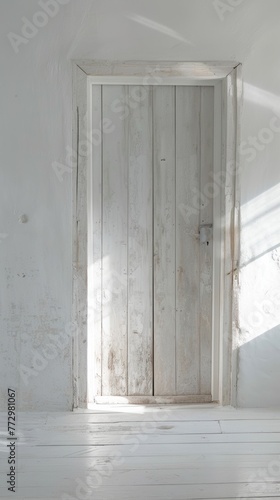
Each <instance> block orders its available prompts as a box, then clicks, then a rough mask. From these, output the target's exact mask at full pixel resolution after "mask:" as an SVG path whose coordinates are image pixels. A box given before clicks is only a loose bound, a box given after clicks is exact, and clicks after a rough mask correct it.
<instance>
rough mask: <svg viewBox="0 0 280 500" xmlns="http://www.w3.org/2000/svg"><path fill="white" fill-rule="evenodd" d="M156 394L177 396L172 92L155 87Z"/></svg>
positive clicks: (164, 87)
mask: <svg viewBox="0 0 280 500" xmlns="http://www.w3.org/2000/svg"><path fill="white" fill-rule="evenodd" d="M153 90H154V102H153V105H154V106H153V114H154V345H155V357H154V363H155V365H154V366H155V370H154V373H155V377H154V387H155V395H162V394H164V395H166V396H169V395H175V394H176V339H175V336H176V322H175V300H176V293H175V289H176V288H175V287H176V279H175V251H176V228H175V172H176V168H175V167H176V153H175V92H176V89H175V87H173V86H159V87H158V86H157V87H154V89H153Z"/></svg>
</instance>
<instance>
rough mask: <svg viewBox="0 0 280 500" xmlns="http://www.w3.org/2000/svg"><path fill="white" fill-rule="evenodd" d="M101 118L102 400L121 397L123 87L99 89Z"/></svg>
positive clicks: (123, 391)
mask: <svg viewBox="0 0 280 500" xmlns="http://www.w3.org/2000/svg"><path fill="white" fill-rule="evenodd" d="M102 94H103V118H104V119H108V120H111V121H112V122H113V124H114V131H113V133H103V231H102V239H103V245H102V299H103V301H102V395H109V396H111V395H112V396H123V395H126V394H127V299H128V295H127V268H128V262H127V242H128V226H127V215H128V211H127V187H128V121H127V120H124V119H122V120H121V119H119V117H118V116H116V113H114V110H113V104H114V102H115V101H116V100H117V99H122V100H124V101H125V100H126V99H127V96H128V87H125V86H106V85H105V86H103V93H102Z"/></svg>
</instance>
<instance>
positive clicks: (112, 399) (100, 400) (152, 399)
mask: <svg viewBox="0 0 280 500" xmlns="http://www.w3.org/2000/svg"><path fill="white" fill-rule="evenodd" d="M196 403H212V396H211V395H210V394H202V395H200V394H199V395H188V396H96V397H95V404H102V405H104V404H108V405H114V404H121V405H123V404H134V405H135V404H139V405H150V404H155V405H158V404H166V405H167V404H169V405H172V404H196Z"/></svg>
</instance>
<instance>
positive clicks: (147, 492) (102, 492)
mask: <svg viewBox="0 0 280 500" xmlns="http://www.w3.org/2000/svg"><path fill="white" fill-rule="evenodd" d="M6 421H7V416H6V415H5V414H1V458H0V461H1V467H0V469H1V485H0V497H1V498H4V499H8V498H20V499H33V498H36V499H42V500H47V499H54V498H55V499H63V500H67V499H68V500H74V499H80V500H88V499H95V500H107V499H108V500H109V499H112V500H113V499H114V500H143V499H144V500H154V499H157V500H171V499H172V500H186V499H196V500H197V499H204V500H205V499H215V500H218V499H223V500H226V499H232V498H234V499H236V498H252V499H257V498H262V499H268V498H278V499H280V410H279V411H277V410H271V411H269V410H235V409H232V408H221V407H218V406H216V405H192V406H167V407H165V406H153V407H144V406H114V407H113V406H106V407H105V406H98V407H97V409H94V410H90V411H87V412H74V413H48V414H45V413H44V414H43V413H40V414H38V413H36V414H34V413H32V414H20V415H18V423H17V429H18V432H17V435H18V438H19V439H18V444H17V492H16V494H13V493H9V492H8V491H7V487H6V473H7V472H8V464H7V458H8V448H7V447H6V443H7V439H6V438H7V433H6ZM86 483H88V485H89V486H86Z"/></svg>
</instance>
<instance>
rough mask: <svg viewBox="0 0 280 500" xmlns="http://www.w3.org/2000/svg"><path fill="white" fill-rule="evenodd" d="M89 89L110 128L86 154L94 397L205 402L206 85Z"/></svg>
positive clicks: (209, 128)
mask: <svg viewBox="0 0 280 500" xmlns="http://www.w3.org/2000/svg"><path fill="white" fill-rule="evenodd" d="M97 87H98V89H100V90H96V91H95V92H97V93H98V92H100V95H101V101H102V106H101V108H102V112H101V116H102V119H103V120H104V119H109V120H111V122H110V123H111V124H112V126H111V130H112V131H111V132H110V133H109V132H108V130H107V131H104V133H103V137H102V147H101V151H102V153H100V152H99V154H97V155H96V157H95V158H94V162H93V164H94V169H93V177H95V176H96V179H94V178H93V192H95V193H96V190H97V189H99V188H98V186H99V185H100V182H101V184H102V187H101V196H100V200H101V201H100V203H99V201H98V200H99V197H98V193H96V200H97V205H98V207H100V206H101V207H102V214H101V219H102V223H101V225H99V226H98V221H99V220H100V215H98V213H99V212H98V208H97V214H96V215H95V218H94V220H96V224H95V228H96V233H95V235H94V236H95V237H96V238H97V243H96V245H95V249H96V252H97V254H98V255H99V253H100V254H101V261H102V273H101V280H100V279H99V278H98V275H97V278H98V279H97V280H96V286H97V287H101V296H102V312H101V322H100V325H99V327H98V328H97V330H98V331H97V332H96V335H97V342H96V346H97V351H98V345H100V342H98V338H100V337H101V338H102V342H101V349H99V354H98V353H96V358H97V363H96V367H97V370H96V373H97V375H98V370H99V373H100V376H101V384H100V390H98V391H97V396H99V395H100V394H101V396H103V397H108V396H131V397H132V398H135V397H138V396H139V397H140V396H147V397H151V396H154V397H159V396H166V397H168V398H169V399H170V397H172V396H173V397H174V398H175V397H178V396H179V397H180V396H182V397H183V396H185V397H191V396H193V397H194V398H197V397H199V396H201V398H202V399H203V400H205V397H206V398H208V399H210V398H211V344H212V327H211V303H212V239H211V234H210V235H209V238H208V240H209V241H207V242H205V243H203V244H202V243H201V242H200V238H199V228H200V226H201V225H203V224H212V221H213V211H212V192H211V179H212V178H211V172H212V171H213V130H214V111H213V110H214V92H213V88H212V87H207V88H206V87H191V86H188V87H187V86H177V87H175V86H154V87H140V86H128V85H122V86H119V85H112V86H110V85H104V86H102V88H101V87H99V86H97ZM96 106H97V105H95V107H96ZM98 109H99V108H98ZM97 111H98V110H97ZM97 115H98V112H97V114H96V117H95V122H96V120H97ZM98 118H99V117H98ZM93 156H94V155H93ZM101 162H102V166H101V170H102V174H100V163H101ZM100 179H101V180H100ZM94 190H95V191H94ZM203 192H204V196H201V193H203ZM205 193H206V196H205ZM207 193H208V194H207ZM100 204H101V205H100ZM100 226H101V229H98V227H100ZM98 231H99V234H97V233H98ZM98 241H100V245H99V244H98ZM99 248H100V249H101V250H99ZM98 255H96V259H97V260H98ZM97 315H98V314H97ZM196 400H197V399H196ZM149 401H150V399H149Z"/></svg>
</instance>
